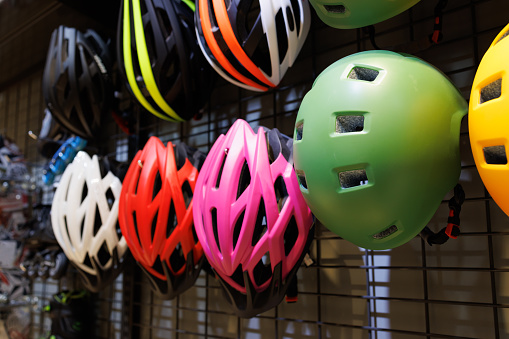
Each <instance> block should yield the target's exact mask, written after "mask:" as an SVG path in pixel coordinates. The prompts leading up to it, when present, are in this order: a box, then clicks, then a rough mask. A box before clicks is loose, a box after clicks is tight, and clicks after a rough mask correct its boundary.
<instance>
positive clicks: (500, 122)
mask: <svg viewBox="0 0 509 339" xmlns="http://www.w3.org/2000/svg"><path fill="white" fill-rule="evenodd" d="M508 32H509V25H507V26H505V27H504V29H502V30H501V31H500V33H499V34H498V35H497V36H496V38H495V39H494V40H493V42H492V43H491V45H490V47H489V48H488V50H487V51H486V53H485V54H484V56H483V58H482V60H481V62H480V64H479V67H478V68H477V72H476V74H475V78H474V82H473V84H472V90H471V93H470V102H469V107H470V111H469V114H468V126H469V136H470V145H471V147H472V154H473V156H474V161H475V164H476V166H477V170H478V172H479V175H480V176H481V179H482V181H483V183H484V185H485V186H486V189H487V190H488V192H489V193H490V195H491V196H492V198H493V200H494V201H495V202H496V203H497V205H498V206H499V207H500V208H501V209H502V210H503V211H504V213H505V214H507V215H509V194H508V191H507V189H508V188H509V175H508V171H509V166H508V164H507V149H508V147H509V132H508V127H509V115H508V112H509V99H508V97H507V96H508V93H507V81H508V78H507V71H508V70H509V65H508V64H507V55H508V53H509V39H507V35H508Z"/></svg>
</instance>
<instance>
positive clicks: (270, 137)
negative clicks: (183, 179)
mask: <svg viewBox="0 0 509 339" xmlns="http://www.w3.org/2000/svg"><path fill="white" fill-rule="evenodd" d="M291 150H292V139H290V138H288V137H286V136H284V135H282V134H280V133H279V131H278V130H277V129H273V130H268V129H265V130H264V129H263V128H262V127H260V128H259V129H258V133H254V132H253V130H252V129H251V127H250V126H249V124H248V123H247V122H246V121H244V120H240V119H239V120H237V121H236V122H235V123H234V124H233V125H232V127H231V128H230V130H229V131H228V133H227V134H226V136H225V135H221V136H219V138H218V139H217V140H216V142H215V143H214V145H213V146H212V149H211V150H210V152H209V154H208V156H207V158H206V159H205V163H204V164H203V167H202V169H201V171H200V174H199V175H198V180H197V182H196V187H195V195H194V198H193V199H194V200H193V203H194V207H193V208H194V209H193V215H194V226H195V229H196V234H197V236H198V239H199V240H200V243H201V244H202V246H203V251H204V254H205V256H206V257H207V259H208V261H209V263H210V265H211V267H212V268H213V269H214V271H215V272H216V275H217V277H218V278H219V281H220V282H221V285H222V287H223V289H224V291H225V293H226V296H227V299H228V302H229V303H230V304H231V305H232V306H233V308H234V309H235V312H236V313H237V315H238V316H241V317H252V316H255V315H256V314H258V313H261V312H265V311H267V310H269V309H271V308H272V307H275V306H277V305H278V304H279V303H280V302H281V300H282V299H283V298H284V296H285V294H286V291H287V288H288V286H289V284H290V282H291V281H292V280H293V278H294V276H295V273H296V272H297V269H298V268H299V266H300V264H301V262H302V259H303V257H304V255H305V253H306V252H307V250H308V247H309V244H310V243H311V240H312V239H313V236H314V227H313V225H314V224H313V217H312V215H311V211H310V210H309V208H308V207H307V205H306V203H305V201H304V198H303V197H302V195H301V193H300V189H299V183H298V181H297V176H296V175H295V172H294V170H293V166H292V162H291V160H290V159H291V157H292V151H291Z"/></svg>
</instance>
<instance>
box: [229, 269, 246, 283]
mask: <svg viewBox="0 0 509 339" xmlns="http://www.w3.org/2000/svg"><path fill="white" fill-rule="evenodd" d="M230 278H232V280H233V281H235V282H236V283H237V284H239V285H240V286H242V287H244V274H243V272H242V265H239V266H237V269H236V270H235V272H233V274H232V275H231V277H230Z"/></svg>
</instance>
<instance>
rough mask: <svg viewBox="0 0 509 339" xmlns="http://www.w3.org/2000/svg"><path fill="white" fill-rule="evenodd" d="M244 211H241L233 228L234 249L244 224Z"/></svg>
mask: <svg viewBox="0 0 509 339" xmlns="http://www.w3.org/2000/svg"><path fill="white" fill-rule="evenodd" d="M245 213H246V211H245V210H244V211H242V213H240V215H239V217H238V218H237V220H236V221H235V226H234V228H233V248H234V249H235V248H236V247H237V242H238V240H239V236H240V231H241V230H242V223H243V222H244V214H245Z"/></svg>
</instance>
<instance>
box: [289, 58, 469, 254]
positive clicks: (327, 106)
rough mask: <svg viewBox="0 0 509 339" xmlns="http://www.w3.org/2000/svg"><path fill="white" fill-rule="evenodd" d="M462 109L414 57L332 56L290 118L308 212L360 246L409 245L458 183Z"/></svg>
mask: <svg viewBox="0 0 509 339" xmlns="http://www.w3.org/2000/svg"><path fill="white" fill-rule="evenodd" d="M466 113H467V103H466V101H465V99H464V98H463V97H462V96H461V94H460V93H459V91H458V90H457V89H456V87H455V86H454V85H453V84H452V83H451V82H450V81H449V79H447V77H446V76H445V75H444V74H443V73H441V72H440V71H439V70H438V69H436V68H435V67H433V66H432V65H430V64H428V63H426V62H425V61H423V60H421V59H419V58H417V57H414V56H411V55H408V54H399V53H394V52H389V51H367V52H360V53H356V54H353V55H350V56H347V57H345V58H343V59H341V60H338V61H336V62H335V63H333V64H332V65H330V66H329V67H328V68H327V69H325V70H324V71H323V72H322V73H321V74H320V75H319V76H318V78H317V79H316V80H315V82H314V84H313V87H312V89H311V90H310V91H309V92H308V93H307V94H306V95H305V97H304V99H303V101H302V103H301V106H300V108H299V112H298V114H297V119H296V124H295V131H294V160H295V171H296V172H297V176H298V178H299V181H300V186H301V187H300V190H301V192H302V193H303V195H304V198H305V200H306V202H307V203H308V205H309V207H310V208H311V211H312V212H313V214H314V215H315V217H316V218H317V219H318V220H320V221H321V222H322V223H323V224H324V226H325V227H327V228H328V229H329V230H331V231H332V232H334V233H336V234H338V235H339V236H341V237H343V238H344V239H346V240H349V241H350V242H352V243H354V244H355V245H357V246H360V247H364V248H368V249H375V250H380V249H389V248H394V247H397V246H400V245H402V244H404V243H406V242H407V241H409V240H410V239H411V238H413V237H414V236H416V235H417V234H418V233H419V232H420V231H421V230H422V229H423V228H424V227H425V226H426V224H427V223H428V221H429V220H430V219H431V217H432V216H433V214H434V213H435V211H436V210H437V208H438V206H439V204H440V203H441V201H442V199H443V198H444V195H445V194H446V193H447V192H448V191H449V190H451V189H452V188H453V187H454V186H455V185H456V183H457V181H458V178H459V173H460V154H459V136H460V133H459V131H460V124H461V119H462V117H463V116H464V115H465V114H466Z"/></svg>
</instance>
